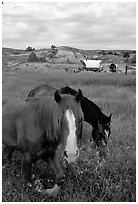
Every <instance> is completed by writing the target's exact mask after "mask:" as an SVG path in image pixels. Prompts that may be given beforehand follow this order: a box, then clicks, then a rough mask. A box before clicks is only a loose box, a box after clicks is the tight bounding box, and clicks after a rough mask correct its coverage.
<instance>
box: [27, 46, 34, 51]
mask: <svg viewBox="0 0 138 204" xmlns="http://www.w3.org/2000/svg"><path fill="white" fill-rule="evenodd" d="M33 50H35V48H32V47H31V46H28V47H27V48H26V51H33Z"/></svg>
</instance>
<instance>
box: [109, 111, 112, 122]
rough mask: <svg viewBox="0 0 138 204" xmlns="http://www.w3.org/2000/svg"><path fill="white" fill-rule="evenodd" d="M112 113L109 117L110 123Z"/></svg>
mask: <svg viewBox="0 0 138 204" xmlns="http://www.w3.org/2000/svg"><path fill="white" fill-rule="evenodd" d="M111 117H112V113H111V114H110V115H109V120H110V121H111Z"/></svg>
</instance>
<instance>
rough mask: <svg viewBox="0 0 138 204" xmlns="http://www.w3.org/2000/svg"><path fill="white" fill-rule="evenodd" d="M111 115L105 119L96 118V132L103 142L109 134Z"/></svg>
mask: <svg viewBox="0 0 138 204" xmlns="http://www.w3.org/2000/svg"><path fill="white" fill-rule="evenodd" d="M111 116H112V114H111V115H109V116H107V117H106V120H98V134H99V135H100V138H101V139H104V142H105V144H107V139H108V138H109V136H110V134H111Z"/></svg>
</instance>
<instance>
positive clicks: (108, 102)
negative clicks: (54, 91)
mask: <svg viewBox="0 0 138 204" xmlns="http://www.w3.org/2000/svg"><path fill="white" fill-rule="evenodd" d="M42 83H47V84H49V85H52V86H54V87H57V88H59V87H63V86H66V85H69V86H71V87H72V88H75V89H76V90H77V89H78V88H80V89H81V90H82V92H83V94H84V95H85V96H86V97H88V98H89V99H91V100H92V101H93V102H95V103H96V104H97V105H98V106H100V107H101V109H102V111H103V112H104V113H105V114H106V115H110V114H111V113H112V114H113V118H112V123H111V131H112V132H111V136H110V138H109V141H108V145H107V147H106V149H105V151H106V158H105V160H99V157H98V154H97V150H96V149H95V148H94V146H93V142H90V137H91V130H92V127H91V126H90V125H89V124H87V123H84V128H83V135H82V141H81V142H80V144H79V146H80V158H79V161H78V163H77V164H75V165H69V166H68V167H67V170H66V177H65V182H64V184H63V185H62V188H61V192H60V194H59V195H58V196H57V197H56V198H49V197H47V195H42V194H40V193H38V192H33V191H31V190H30V189H26V190H24V189H23V175H22V172H21V163H22V155H21V154H19V152H15V153H14V154H13V157H12V161H11V163H10V165H9V164H7V166H6V168H4V170H3V175H2V199H3V202H42V201H43V202H48V201H51V202H52V201H58V202H88V201H89V202H109V201H110V202H124V201H125V202H132V201H133V202H135V201H136V75H135V74H128V75H125V74H124V73H120V74H116V73H115V74H113V73H112V74H110V73H93V72H80V73H78V74H74V73H72V72H65V71H59V70H51V71H49V70H48V71H47V72H31V71H30V72H29V71H3V77H2V85H3V86H2V94H3V97H13V96H17V97H19V98H21V99H23V100H25V98H26V97H27V94H28V93H29V91H30V90H31V89H32V88H33V87H35V86H37V85H39V84H42ZM33 173H34V174H35V176H36V177H37V178H40V179H41V181H42V183H43V185H44V187H45V188H48V187H51V186H53V183H54V181H53V176H54V175H53V172H52V171H51V169H50V167H48V165H47V164H46V163H44V162H43V161H41V160H40V161H38V162H37V163H36V164H35V165H34V166H33Z"/></svg>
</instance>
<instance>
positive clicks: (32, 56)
mask: <svg viewBox="0 0 138 204" xmlns="http://www.w3.org/2000/svg"><path fill="white" fill-rule="evenodd" d="M27 61H28V62H38V61H39V58H38V57H37V56H36V54H35V53H34V52H33V51H32V52H31V53H30V55H29V57H28V60H27Z"/></svg>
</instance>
